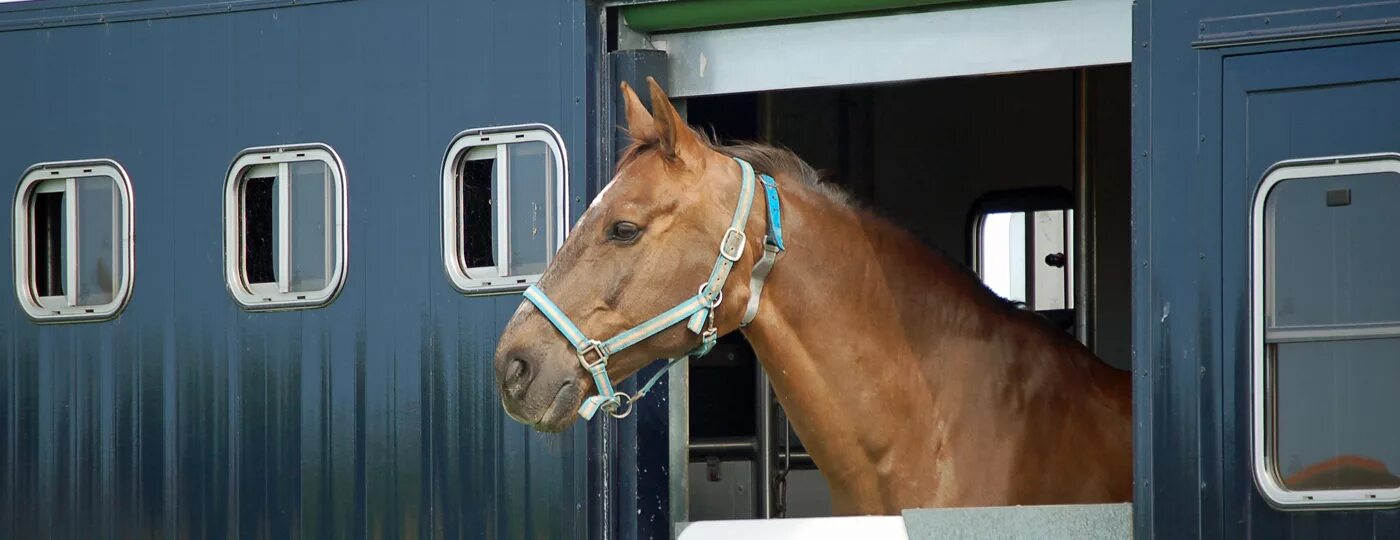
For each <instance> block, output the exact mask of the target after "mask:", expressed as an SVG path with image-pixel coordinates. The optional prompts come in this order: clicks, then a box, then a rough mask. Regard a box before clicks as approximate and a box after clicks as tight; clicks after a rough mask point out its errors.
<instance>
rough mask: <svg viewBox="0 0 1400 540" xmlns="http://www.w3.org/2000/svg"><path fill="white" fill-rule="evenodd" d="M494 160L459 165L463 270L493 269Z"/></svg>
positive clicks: (494, 262)
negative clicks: (464, 266) (460, 166)
mask: <svg viewBox="0 0 1400 540" xmlns="http://www.w3.org/2000/svg"><path fill="white" fill-rule="evenodd" d="M495 172H496V160H494V159H474V160H471V161H465V162H463V163H462V169H461V173H460V175H459V178H460V179H461V189H462V192H461V197H460V198H461V204H462V208H461V212H462V222H461V227H462V234H461V236H462V262H463V263H465V264H466V266H467V268H481V267H487V266H495V265H496V257H495V245H496V244H495V242H494V239H495V234H493V232H494V231H493V230H492V229H493V228H494V227H495V224H494V222H495V219H494V218H493V214H494V212H493V211H492V203H493V197H492V187H493V186H494V184H495Z"/></svg>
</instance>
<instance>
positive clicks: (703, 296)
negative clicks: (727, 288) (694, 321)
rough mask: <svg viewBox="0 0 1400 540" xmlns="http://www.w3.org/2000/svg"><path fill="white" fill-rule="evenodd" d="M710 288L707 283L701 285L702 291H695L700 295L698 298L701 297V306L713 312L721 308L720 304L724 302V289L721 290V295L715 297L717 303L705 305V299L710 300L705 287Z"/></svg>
mask: <svg viewBox="0 0 1400 540" xmlns="http://www.w3.org/2000/svg"><path fill="white" fill-rule="evenodd" d="M709 286H710V284H709V283H708V282H706V283H701V284H700V290H698V291H695V294H696V295H698V296H699V297H700V305H701V306H703V307H704V308H705V309H711V310H712V309H715V308H717V307H719V305H720V303H722V302H724V289H720V290H719V295H718V296H716V297H715V303H713V304H706V303H705V299H706V298H708V297H709V296H710V295H708V294H706V293H705V287H709Z"/></svg>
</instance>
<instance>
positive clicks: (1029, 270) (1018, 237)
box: [971, 188, 1074, 331]
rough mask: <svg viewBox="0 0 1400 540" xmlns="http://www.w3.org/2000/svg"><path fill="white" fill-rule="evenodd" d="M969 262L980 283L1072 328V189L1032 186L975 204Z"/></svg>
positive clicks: (1065, 326) (1004, 296)
mask: <svg viewBox="0 0 1400 540" xmlns="http://www.w3.org/2000/svg"><path fill="white" fill-rule="evenodd" d="M972 218H973V219H972V244H971V245H972V263H973V268H975V269H976V271H977V275H978V276H980V277H981V278H982V282H983V283H985V284H986V285H987V287H988V288H990V289H991V290H992V291H993V292H995V293H996V294H998V295H1000V296H1001V297H1002V298H1005V299H1007V300H1010V301H1012V302H1016V303H1019V304H1022V305H1024V306H1025V307H1026V308H1027V309H1032V310H1035V311H1037V312H1039V313H1041V314H1042V315H1044V316H1046V317H1047V318H1049V319H1050V320H1051V321H1053V322H1054V323H1055V324H1056V325H1058V326H1060V327H1062V328H1064V329H1065V330H1066V331H1070V330H1072V329H1073V327H1074V251H1073V250H1074V210H1073V209H1072V198H1071V196H1070V193H1069V192H1068V191H1066V190H1063V189H1058V188H1030V189H1024V190H1015V191H1004V192H996V193H991V194H988V195H987V196H985V197H983V198H982V199H980V200H978V202H977V203H976V204H975V205H974V210H973V215H972Z"/></svg>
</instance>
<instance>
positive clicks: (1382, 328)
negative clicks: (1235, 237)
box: [1248, 153, 1400, 510]
mask: <svg viewBox="0 0 1400 540" xmlns="http://www.w3.org/2000/svg"><path fill="white" fill-rule="evenodd" d="M1374 173H1393V174H1397V175H1400V153H1377V154H1358V155H1349V156H1334V157H1323V158H1307V159H1293V160H1285V161H1280V162H1278V163H1275V164H1274V165H1272V166H1270V167H1269V169H1268V170H1266V171H1265V172H1264V176H1263V178H1262V179H1261V180H1260V182H1259V185H1258V188H1257V189H1256V190H1255V193H1254V197H1253V199H1252V201H1251V208H1250V222H1249V233H1248V234H1249V241H1250V285H1249V287H1250V314H1249V317H1250V342H1249V343H1250V366H1249V367H1250V402H1251V404H1250V423H1251V429H1250V431H1251V436H1250V465H1251V466H1250V469H1251V471H1252V473H1253V476H1254V481H1255V485H1256V486H1257V487H1258V489H1259V492H1260V493H1261V494H1262V495H1263V497H1264V500H1265V501H1267V502H1268V503H1269V504H1270V505H1271V506H1273V507H1275V508H1278V509H1282V510H1327V509H1343V510H1355V509H1361V508H1393V507H1395V506H1396V505H1397V504H1400V487H1395V488H1389V489H1345V490H1298V491H1295V490H1290V489H1288V488H1286V487H1285V486H1284V484H1283V482H1282V480H1281V479H1279V477H1278V470H1277V467H1275V466H1274V457H1273V454H1276V452H1275V451H1274V445H1275V443H1276V441H1274V440H1272V433H1273V432H1272V430H1271V428H1270V423H1271V420H1272V415H1273V413H1274V410H1273V409H1274V407H1273V404H1272V399H1271V397H1270V396H1272V391H1271V386H1272V385H1271V384H1269V383H1270V382H1272V380H1273V377H1274V374H1273V372H1272V371H1270V370H1269V369H1268V364H1269V362H1268V359H1267V349H1268V343H1267V342H1266V341H1265V339H1266V328H1265V318H1266V312H1265V311H1264V310H1265V309H1266V307H1267V304H1266V299H1272V298H1273V296H1274V295H1273V288H1272V283H1266V279H1265V278H1266V277H1267V276H1266V275H1265V273H1266V272H1267V270H1268V260H1267V258H1266V252H1265V248H1266V247H1267V244H1268V243H1269V242H1268V238H1267V237H1268V229H1267V227H1266V219H1267V217H1268V216H1267V212H1266V203H1267V202H1268V198H1269V194H1270V193H1272V192H1273V189H1274V188H1275V187H1277V186H1278V185H1279V184H1281V183H1283V182H1286V181H1289V180H1300V179H1313V178H1330V177H1337V176H1351V175H1358V174H1374ZM1397 181H1400V180H1397ZM1285 333H1286V334H1288V336H1287V337H1285V338H1283V341H1300V340H1301V341H1314V340H1316V341H1321V340H1324V339H1325V340H1331V341H1336V340H1356V339H1368V338H1384V337H1400V324H1369V325H1353V326H1342V327H1338V328H1333V329H1328V328H1325V327H1322V326H1317V327H1315V328H1312V329H1308V328H1307V327H1299V328H1297V329H1294V330H1289V331H1285Z"/></svg>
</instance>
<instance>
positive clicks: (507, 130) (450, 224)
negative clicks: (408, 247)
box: [440, 124, 571, 296]
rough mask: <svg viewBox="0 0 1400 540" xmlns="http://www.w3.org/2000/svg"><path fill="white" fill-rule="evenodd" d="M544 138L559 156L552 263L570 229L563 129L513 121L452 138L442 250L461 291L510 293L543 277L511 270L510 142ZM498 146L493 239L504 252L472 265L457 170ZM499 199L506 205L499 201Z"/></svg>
mask: <svg viewBox="0 0 1400 540" xmlns="http://www.w3.org/2000/svg"><path fill="white" fill-rule="evenodd" d="M523 142H540V143H543V144H544V145H545V147H546V148H548V149H549V151H551V152H553V153H554V155H553V158H554V178H555V185H554V191H553V193H551V194H550V195H551V196H552V197H553V198H554V207H555V208H554V209H553V211H552V213H551V216H552V217H553V219H554V220H555V223H554V242H552V243H550V244H552V245H550V248H551V249H550V251H549V253H548V254H547V255H546V262H545V264H546V266H548V264H549V263H550V262H552V261H553V260H554V254H555V253H556V252H558V250H559V248H561V247H563V245H564V240H565V238H566V237H567V236H568V234H569V229H570V226H569V215H570V214H569V209H570V202H571V201H570V199H569V167H568V162H569V159H568V150H567V149H566V148H565V146H564V139H563V137H560V136H559V132H558V131H555V130H554V128H552V127H550V126H548V125H546V124H518V125H509V126H496V127H486V128H475V129H468V130H465V131H462V132H460V133H458V134H457V135H455V136H454V137H453V138H452V142H451V143H449V144H448V146H447V152H446V153H445V154H444V155H443V160H442V185H441V197H442V213H441V215H440V218H441V222H442V254H443V259H442V260H443V267H444V270H445V271H446V272H447V276H448V280H449V281H450V282H451V283H452V286H453V287H454V288H455V289H457V291H458V292H460V293H462V294H465V295H468V296H478V295H493V294H505V293H513V292H518V291H523V290H525V289H526V288H527V287H529V286H530V285H531V284H533V283H535V282H537V281H539V278H540V276H541V275H543V274H542V273H536V274H521V275H511V274H508V273H506V272H507V271H506V269H507V268H509V267H510V259H509V257H510V254H509V253H510V249H509V241H510V205H509V200H510V193H509V189H508V187H507V186H509V182H510V163H509V161H510V159H509V157H508V156H507V154H508V151H507V147H509V146H510V145H511V144H515V143H523ZM488 146H492V147H495V150H496V157H495V158H493V159H496V160H497V161H496V163H498V164H503V165H498V166H500V167H501V169H500V170H501V173H500V175H499V176H500V179H499V181H498V185H496V186H493V188H492V198H493V203H492V207H493V209H492V212H493V219H494V220H495V222H496V226H497V235H496V236H495V237H493V238H492V241H493V242H495V244H496V247H497V248H498V250H499V253H500V256H499V257H498V258H497V260H496V261H495V264H494V265H492V266H489V267H473V268H467V266H466V264H465V262H464V261H463V255H464V254H463V253H461V252H460V250H459V246H460V245H461V235H460V234H459V233H460V230H461V227H460V225H459V221H460V219H461V216H460V215H459V209H460V208H461V198H460V196H459V193H460V191H459V189H458V185H457V170H458V168H459V167H460V165H461V163H462V161H463V160H465V159H466V157H467V154H469V153H471V152H472V150H473V149H478V148H482V147H488ZM497 201H499V202H500V203H501V204H496V202H497Z"/></svg>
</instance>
